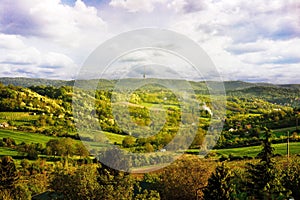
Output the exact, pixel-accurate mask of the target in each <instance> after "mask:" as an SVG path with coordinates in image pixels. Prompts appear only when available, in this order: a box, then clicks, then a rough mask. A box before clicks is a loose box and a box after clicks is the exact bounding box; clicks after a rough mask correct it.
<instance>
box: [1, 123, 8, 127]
mask: <svg viewBox="0 0 300 200" xmlns="http://www.w3.org/2000/svg"><path fill="white" fill-rule="evenodd" d="M8 127H9V124H8V123H7V122H2V123H0V128H8Z"/></svg>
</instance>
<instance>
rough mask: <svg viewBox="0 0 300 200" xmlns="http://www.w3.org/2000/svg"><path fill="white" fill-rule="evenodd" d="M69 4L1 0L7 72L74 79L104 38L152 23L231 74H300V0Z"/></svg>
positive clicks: (0, 42)
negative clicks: (192, 43)
mask: <svg viewBox="0 0 300 200" xmlns="http://www.w3.org/2000/svg"><path fill="white" fill-rule="evenodd" d="M70 5H71V4H69V5H65V4H62V3H61V1H60V0H43V1H40V0H15V1H14V3H11V1H10V0H2V1H1V3H0V52H1V55H0V59H1V61H0V62H2V64H1V70H0V74H1V71H2V72H3V71H6V72H7V73H8V72H11V73H13V72H17V71H18V72H20V73H21V72H22V70H23V73H24V74H26V73H27V76H28V75H29V74H30V72H29V71H28V69H30V70H33V69H34V67H36V70H34V74H35V75H36V76H37V77H38V76H39V74H38V73H41V75H43V76H45V75H46V74H52V75H53V76H57V78H59V76H62V77H66V76H69V77H70V76H73V74H75V73H76V70H77V69H78V66H80V65H81V64H82V62H83V61H84V59H85V58H87V56H88V55H89V53H90V52H91V51H92V50H93V49H94V48H96V47H97V46H98V45H99V44H100V43H101V42H102V41H105V40H106V39H108V38H109V37H111V36H112V35H116V34H119V33H121V32H123V31H128V30H132V29H137V28H143V27H149V26H151V27H159V28H166V29H171V30H174V31H177V32H179V33H182V34H184V35H186V36H188V37H190V38H191V39H193V40H194V41H196V42H198V43H199V45H200V46H202V47H203V49H204V50H205V51H206V52H207V53H208V55H209V56H210V57H211V58H212V60H213V61H214V63H215V64H216V66H217V67H218V68H219V69H220V71H221V74H222V76H223V77H224V79H242V80H249V81H259V80H263V81H272V80H273V81H275V82H276V81H277V82H284V81H289V80H290V81H295V80H296V76H297V75H298V74H297V73H299V70H297V67H296V66H298V67H299V64H300V58H299V57H300V56H299V55H300V52H299V48H298V46H299V45H300V37H299V36H300V23H299V22H300V14H299V13H300V9H299V8H300V3H299V1H296V0H288V1H282V0H263V1H262V0H253V1H242V0H230V1H226V0H217V1H216V0H201V1H199V0H127V1H125V0H111V1H110V2H109V3H107V4H106V5H103V4H101V6H99V8H98V10H97V9H96V8H95V7H92V6H87V4H86V3H84V0H77V1H76V2H75V4H74V5H72V6H70ZM99 5H100V4H99ZM100 16H101V17H100ZM9 63H11V64H9ZM28 63H30V64H28ZM16 64H19V65H18V66H17V65H16ZM22 64H23V65H22ZM70 66H72V68H73V69H76V70H70ZM59 67H61V68H59ZM290 70H292V71H294V73H290V72H289V71H290ZM62 73H65V75H62ZM186 73H187V74H188V73H189V72H186ZM2 74H3V73H2Z"/></svg>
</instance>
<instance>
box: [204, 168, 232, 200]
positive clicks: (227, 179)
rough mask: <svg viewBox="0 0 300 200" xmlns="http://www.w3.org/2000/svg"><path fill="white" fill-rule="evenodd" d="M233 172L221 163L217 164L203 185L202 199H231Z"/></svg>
mask: <svg viewBox="0 0 300 200" xmlns="http://www.w3.org/2000/svg"><path fill="white" fill-rule="evenodd" d="M232 179H233V173H232V172H231V170H230V169H229V168H228V167H227V166H226V165H225V163H222V165H220V166H218V167H217V168H216V170H215V172H214V173H213V174H212V176H211V177H210V178H209V179H208V185H207V186H206V187H205V189H204V191H203V193H204V199H207V200H227V199H228V200H229V199H233V198H232V194H233V193H234V187H233V184H232Z"/></svg>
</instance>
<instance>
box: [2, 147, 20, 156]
mask: <svg viewBox="0 0 300 200" xmlns="http://www.w3.org/2000/svg"><path fill="white" fill-rule="evenodd" d="M17 155H18V152H17V151H15V150H13V149H11V148H7V147H0V156H17Z"/></svg>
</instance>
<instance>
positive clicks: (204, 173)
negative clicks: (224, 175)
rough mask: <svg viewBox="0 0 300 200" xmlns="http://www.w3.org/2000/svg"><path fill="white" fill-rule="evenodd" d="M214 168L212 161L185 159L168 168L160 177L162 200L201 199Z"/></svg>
mask: <svg viewBox="0 0 300 200" xmlns="http://www.w3.org/2000/svg"><path fill="white" fill-rule="evenodd" d="M213 168H214V164H213V163H212V162H210V161H204V160H200V159H198V158H192V157H185V158H183V159H180V160H177V161H176V162H174V163H172V165H170V166H168V167H166V168H165V169H164V170H163V172H162V173H161V176H160V186H159V187H158V189H159V192H160V195H161V199H165V200H168V199H172V200H173V199H174V200H176V199H178V200H181V199H196V198H197V197H198V198H201V197H202V194H201V189H202V188H204V187H205V185H207V181H208V178H209V177H210V174H211V172H212V170H213Z"/></svg>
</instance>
